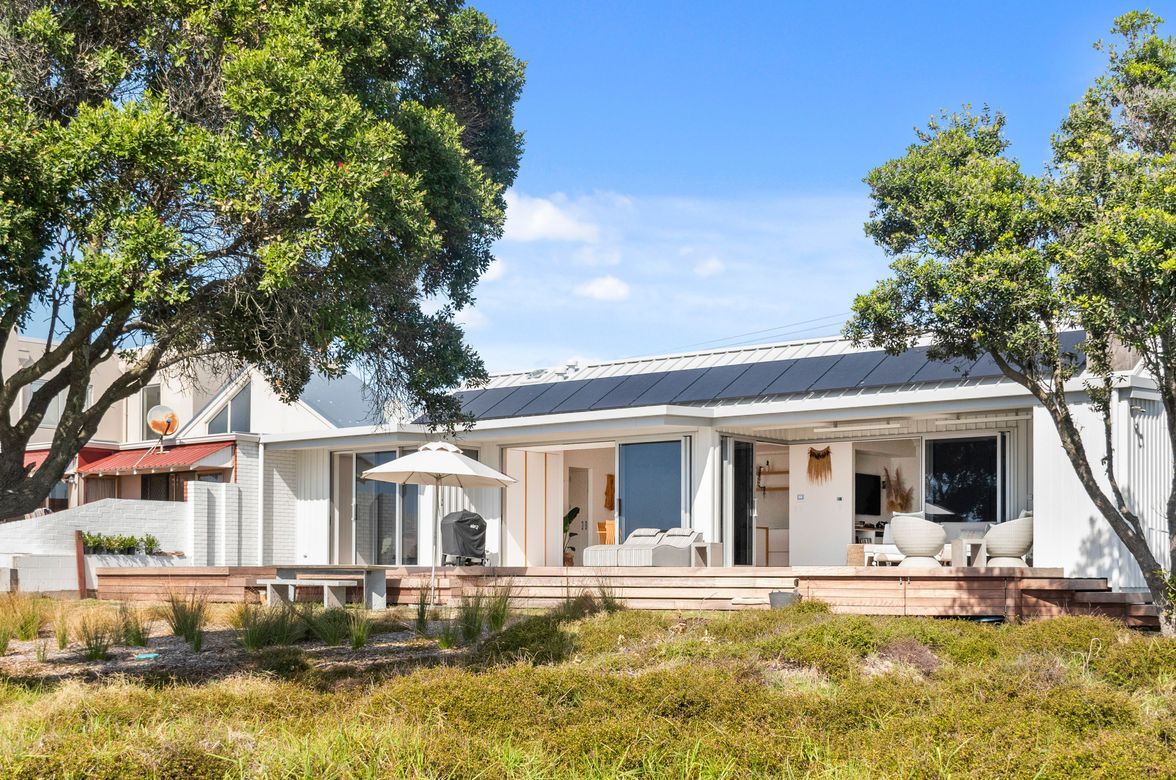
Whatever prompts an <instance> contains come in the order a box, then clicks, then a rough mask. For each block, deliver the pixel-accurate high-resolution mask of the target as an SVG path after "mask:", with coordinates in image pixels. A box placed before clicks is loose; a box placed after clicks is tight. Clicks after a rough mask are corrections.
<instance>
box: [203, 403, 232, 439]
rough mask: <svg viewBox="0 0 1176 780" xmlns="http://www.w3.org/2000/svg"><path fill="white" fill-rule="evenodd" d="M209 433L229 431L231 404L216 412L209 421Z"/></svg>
mask: <svg viewBox="0 0 1176 780" xmlns="http://www.w3.org/2000/svg"><path fill="white" fill-rule="evenodd" d="M208 432H209V433H228V432H229V405H228V404H225V407H224V408H223V409H221V410H220V411H219V412H217V413H216V416H214V417H213V418H212V419H211V420H209V421H208Z"/></svg>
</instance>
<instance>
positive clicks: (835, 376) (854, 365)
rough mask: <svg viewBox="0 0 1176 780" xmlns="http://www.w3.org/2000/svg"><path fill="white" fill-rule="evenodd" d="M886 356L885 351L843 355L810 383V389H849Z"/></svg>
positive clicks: (858, 383) (857, 384)
mask: <svg viewBox="0 0 1176 780" xmlns="http://www.w3.org/2000/svg"><path fill="white" fill-rule="evenodd" d="M885 356H886V353H885V352H850V353H849V354H846V355H842V356H841V360H838V361H837V362H836V363H834V364H833V365H832V366H831V367H830V368H829V370H828V371H826V372H825V373H824V374H822V375H821V378H820V379H818V380H817V381H815V382H813V383H812V384H811V385H809V390H848V389H850V388H854V387H857V386H859V385H860V384H861V382H862V380H863V379H865V378H866V375H867V374H869V373H870V372H871V371H873V370H874V369H875V368H877V367H878V364H879V363H881V362H882V358H884V357H885Z"/></svg>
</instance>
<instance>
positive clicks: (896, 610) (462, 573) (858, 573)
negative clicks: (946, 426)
mask: <svg viewBox="0 0 1176 780" xmlns="http://www.w3.org/2000/svg"><path fill="white" fill-rule="evenodd" d="M274 572H275V568H274V567H265V566H255V567H173V568H126V569H122V568H100V569H98V571H97V576H98V593H97V595H98V597H99V598H103V599H114V600H128V601H156V600H158V599H160V598H161V597H162V596H164V595H166V594H167V593H168V592H171V591H182V592H188V591H196V592H199V593H202V594H204V595H205V596H206V597H207V598H208V599H209V600H212V601H243V600H255V599H259V598H260V593H261V590H262V588H261V586H260V585H258V580H260V579H265V578H267V577H273V576H274ZM387 577H388V603H389V604H412V603H414V602H415V601H416V599H417V595H418V593H420V591H421V589H422V588H427V587H428V584H429V570H428V568H425V567H389V568H388V569H387ZM437 587H438V600H439V602H440V603H441V604H446V605H452V604H456V603H457V602H458V601H459V600H460V599H461V597H462V596H463V595H466V594H471V593H474V592H476V591H478V590H482V591H483V592H488V591H492V590H495V589H498V588H503V587H510V588H512V590H513V592H514V595H515V603H516V604H517V605H518V606H519V607H524V608H530V607H535V608H539V607H549V606H553V605H555V604H558V603H559V602H561V601H562V600H564V599H566V598H568V597H569V596H574V595H577V594H579V593H583V592H586V591H587V592H598V591H601V590H605V591H608V592H609V593H611V594H612V595H613V596H615V597H616V598H618V599H620V600H621V601H623V602H624V603H625V604H626V605H627V606H629V607H630V608H633V609H661V610H674V611H694V610H729V609H757V608H758V609H766V608H767V598H768V594H769V593H770V592H772V591H791V590H795V591H797V592H799V593H800V594H801V595H802V596H803V597H804V598H809V599H819V600H821V601H824V602H826V603H828V604H829V605H830V606H831V607H832V608H833V610H834V611H836V612H842V613H851V614H865V615H928V616H938V617H970V618H985V617H989V618H1002V619H1006V620H1031V619H1037V618H1046V617H1054V616H1057V615H1065V614H1084V615H1091V614H1094V615H1107V616H1110V617H1114V618H1117V619H1120V620H1123V621H1124V622H1125V623H1127V624H1128V625H1131V626H1136V627H1140V628H1156V627H1158V625H1159V620H1158V612H1157V610H1156V608H1155V607H1154V606H1152V605H1151V604H1150V603H1148V602H1147V599H1146V594H1138V593H1118V592H1112V591H1111V590H1110V588H1109V587H1108V586H1107V582H1106V580H1105V579H1102V578H1087V577H1065V576H1063V574H1062V571H1061V570H1060V569H972V568H941V569H902V568H893V567H873V566H869V567H849V566H831V567H786V568H785V567H755V568H753V567H739V568H712V569H678V568H629V567H626V568H605V569H589V568H583V567H568V568H563V567H529V568H508V567H497V568H490V567H462V568H445V569H438V571H437ZM305 590H311V589H309V588H308V589H305ZM352 596H353V598H354V599H356V600H357V599H358V593H356V594H352ZM307 598H314V595H313V594H308V595H307Z"/></svg>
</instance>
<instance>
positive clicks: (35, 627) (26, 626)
mask: <svg viewBox="0 0 1176 780" xmlns="http://www.w3.org/2000/svg"><path fill="white" fill-rule="evenodd" d="M48 603H49V600H48V599H45V598H42V597H40V596H31V595H29V594H27V593H9V594H7V595H5V597H4V600H3V602H0V620H3V621H4V622H5V623H6V624H7V625H8V627H9V629H10V630H11V632H12V635H13V636H14V637H15V638H17V639H20V640H23V641H26V642H28V641H31V640H33V639H36V638H37V637H38V636H39V635H40V633H41V627H42V626H43V625H45V614H46V611H47V605H48Z"/></svg>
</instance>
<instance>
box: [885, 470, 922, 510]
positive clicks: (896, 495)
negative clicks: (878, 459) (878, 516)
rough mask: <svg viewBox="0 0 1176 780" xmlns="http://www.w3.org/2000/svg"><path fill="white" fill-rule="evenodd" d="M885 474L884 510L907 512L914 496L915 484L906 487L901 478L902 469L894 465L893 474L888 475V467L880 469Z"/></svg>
mask: <svg viewBox="0 0 1176 780" xmlns="http://www.w3.org/2000/svg"><path fill="white" fill-rule="evenodd" d="M882 473H883V474H885V475H886V511H888V512H909V511H911V503H912V502H913V501H914V498H915V486H914V485H911V486H910V487H907V484H906V482H904V481H903V479H902V469H901V468H898V467H895V469H894V476H893V477H891V476H890V469H889V468H884V469H882Z"/></svg>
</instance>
